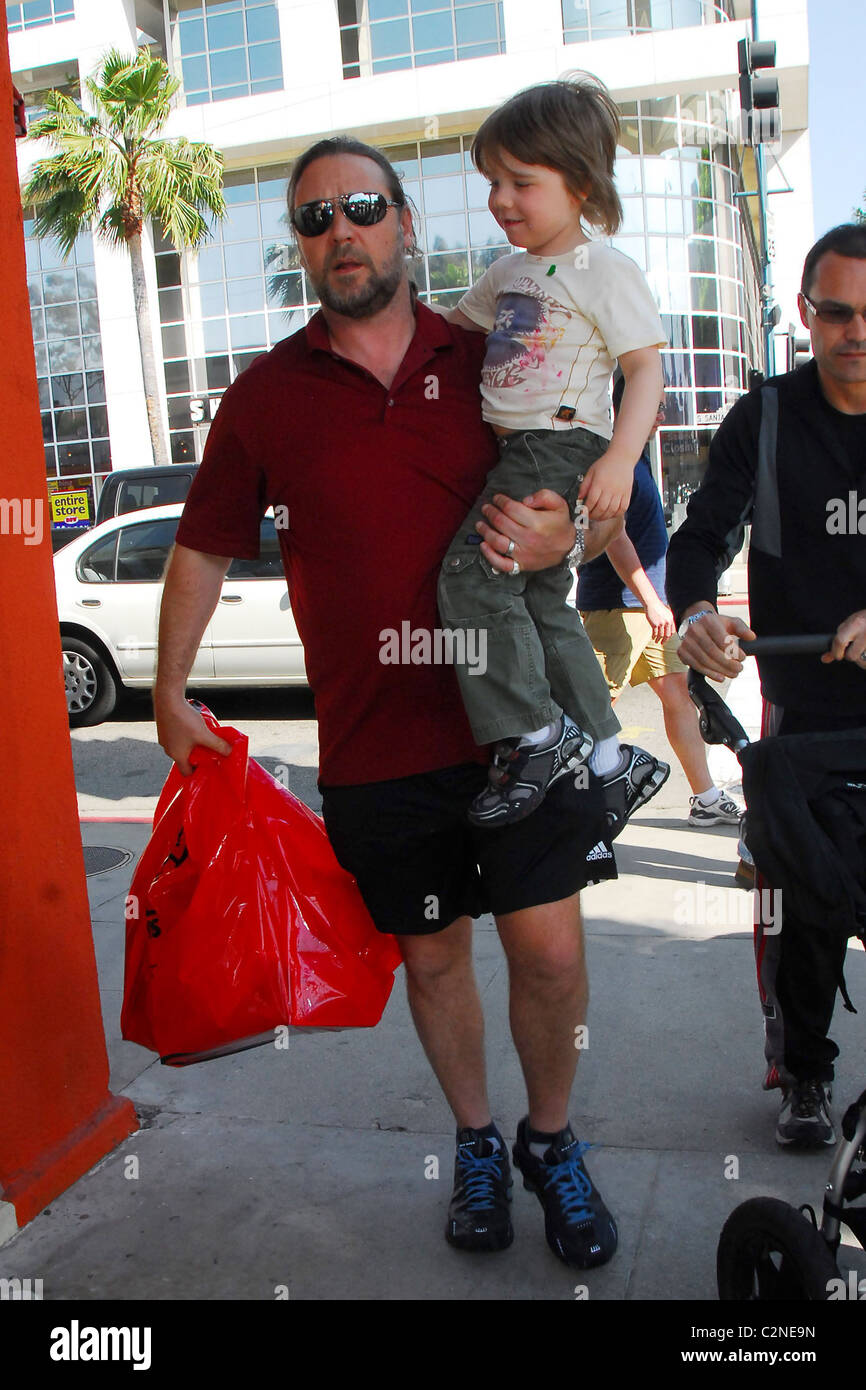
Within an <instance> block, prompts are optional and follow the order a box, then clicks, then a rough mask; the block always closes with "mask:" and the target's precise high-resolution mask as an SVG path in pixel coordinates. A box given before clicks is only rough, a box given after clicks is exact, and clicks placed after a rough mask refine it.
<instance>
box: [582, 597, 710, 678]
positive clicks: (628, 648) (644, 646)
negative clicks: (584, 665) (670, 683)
mask: <svg viewBox="0 0 866 1390" xmlns="http://www.w3.org/2000/svg"><path fill="white" fill-rule="evenodd" d="M580 616H581V618H582V619H583V625H584V627H585V628H586V633H587V636H588V637H589V640H590V642H591V643H592V645H593V647H594V648H595V654H596V656H597V657H598V659H599V661H600V662H601V669H602V670H603V671H604V675H605V679H606V681H607V683H608V687H609V688H610V696H611V699H612V700H613V699H616V697H617V695H619V694H620V693H621V691H622V690H624V689H625V687H626V686H627V685H642V684H643V683H644V681H652V680H656V679H658V677H659V676H674V675H678V674H681V673H682V672H685V671H687V670H688V667H687V666H684V665H683V663H682V662H681V661H680V659H679V657H678V656H677V648H678V647H679V644H680V639H679V638H678V637H677V635H676V633H674V635H673V637H669V638H668V640H667V641H666V642H654V641H653V635H652V627H651V626H650V623H649V619H648V618H647V616H646V614H645V613H644V611H643V609H642V608H606V609H598V610H596V611H595V612H590V613H583V612H582V613H581V615H580Z"/></svg>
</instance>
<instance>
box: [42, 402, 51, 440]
mask: <svg viewBox="0 0 866 1390" xmlns="http://www.w3.org/2000/svg"><path fill="white" fill-rule="evenodd" d="M42 442H43V443H44V444H53V443H54V421H53V419H52V417H51V411H50V410H46V411H44V412H43V414H42Z"/></svg>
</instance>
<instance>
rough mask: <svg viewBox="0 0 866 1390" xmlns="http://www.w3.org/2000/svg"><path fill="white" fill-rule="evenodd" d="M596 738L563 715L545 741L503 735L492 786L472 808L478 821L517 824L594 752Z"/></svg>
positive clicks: (490, 778) (490, 776)
mask: <svg viewBox="0 0 866 1390" xmlns="http://www.w3.org/2000/svg"><path fill="white" fill-rule="evenodd" d="M592 746H593V740H592V738H591V736H590V735H589V734H587V733H584V731H583V729H579V728H578V726H577V725H576V724H575V723H574V722H573V721H572V720H571V719H569V717H568V715H567V714H563V715H560V717H559V719H558V720H557V722H556V724H555V726H554V730H553V733H552V734H551V735H550V738H549V739H546V740H545V741H544V743H520V742H519V740H517V739H504V740H502V741H501V742H500V743H497V744H496V745H495V747H494V750H493V761H492V763H491V764H490V769H489V771H488V774H487V777H488V781H487V786H486V787H485V789H484V791H483V792H479V793H478V795H477V796H476V798H475V800H474V801H473V802H472V805H471V806H470V807H469V819H470V821H471V822H472V824H473V825H480V826H487V825H490V826H496V825H513V824H514V822H515V821H519V820H522V819H523V817H524V816H528V815H529V814H530V813H531V812H532V811H534V810H535V808H536V807H537V806H540V805H541V803H542V801H543V800H544V798H545V796H546V795H547V793H548V791H549V790H550V788H551V787H552V786H553V784H554V782H558V781H559V779H560V777H564V776H565V774H566V773H567V772H570V771H572V770H573V769H574V768H576V767H577V766H578V765H579V764H580V763H582V762H585V761H586V759H587V758H588V757H589V755H590V753H591V752H592Z"/></svg>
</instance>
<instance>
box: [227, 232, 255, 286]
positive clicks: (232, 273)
mask: <svg viewBox="0 0 866 1390" xmlns="http://www.w3.org/2000/svg"><path fill="white" fill-rule="evenodd" d="M225 261H226V278H227V279H233V278H234V277H236V276H237V277H240V276H242V275H261V273H262V248H261V243H260V242H249V241H247V242H241V243H239V244H238V245H237V246H227V247H226V249H225Z"/></svg>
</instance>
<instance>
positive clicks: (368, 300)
mask: <svg viewBox="0 0 866 1390" xmlns="http://www.w3.org/2000/svg"><path fill="white" fill-rule="evenodd" d="M334 259H335V261H336V260H338V259H340V257H339V256H337V257H335V258H334ZM342 259H347V256H346V253H345V252H343V253H342ZM352 259H353V260H357V261H358V263H359V264H360V265H364V266H366V267H367V268H368V269H369V270H370V275H369V276H368V278H367V280H366V282H365V283H364V284H363V285H362V286H361V287H360V288H359V289H357V290H350V289H348V288H347V289H342V290H341V289H340V288H339V287H337V286H335V285H333V284H332V283H331V282H330V281H329V280H328V279H327V270H328V269H330V267H326V271H325V274H324V275H323V276H322V279H321V280H320V281H319V282H318V283H316V281H315V280H314V281H313V286H314V288H315V289H316V291H317V293H318V296H319V299H320V300H321V302H322V304H324V305H325V307H326V308H327V309H332V310H333V312H334V313H335V314H342V315H343V316H344V317H345V318H349V319H368V318H372V316H373V315H374V314H378V312H379V310H380V309H384V308H385V306H386V305H388V304H390V303H391V300H392V299H393V298H394V295H395V294H396V293H397V291H398V289H399V288H400V285H401V284H402V282H403V279H404V277H405V274H406V272H405V267H404V261H403V248H402V246H397V247H396V248H395V251H394V255H393V257H392V259H391V261H390V262H389V263H388V264H387V265H386V266H385V267H384V269H383V270H382V272H381V273H377V272H376V271H374V270H373V268H372V264H371V262H370V261H369V260H368V259H367V257H366V256H361V255H360V254H356V253H353V254H352ZM307 273H308V274H309V271H308V272H307Z"/></svg>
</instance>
